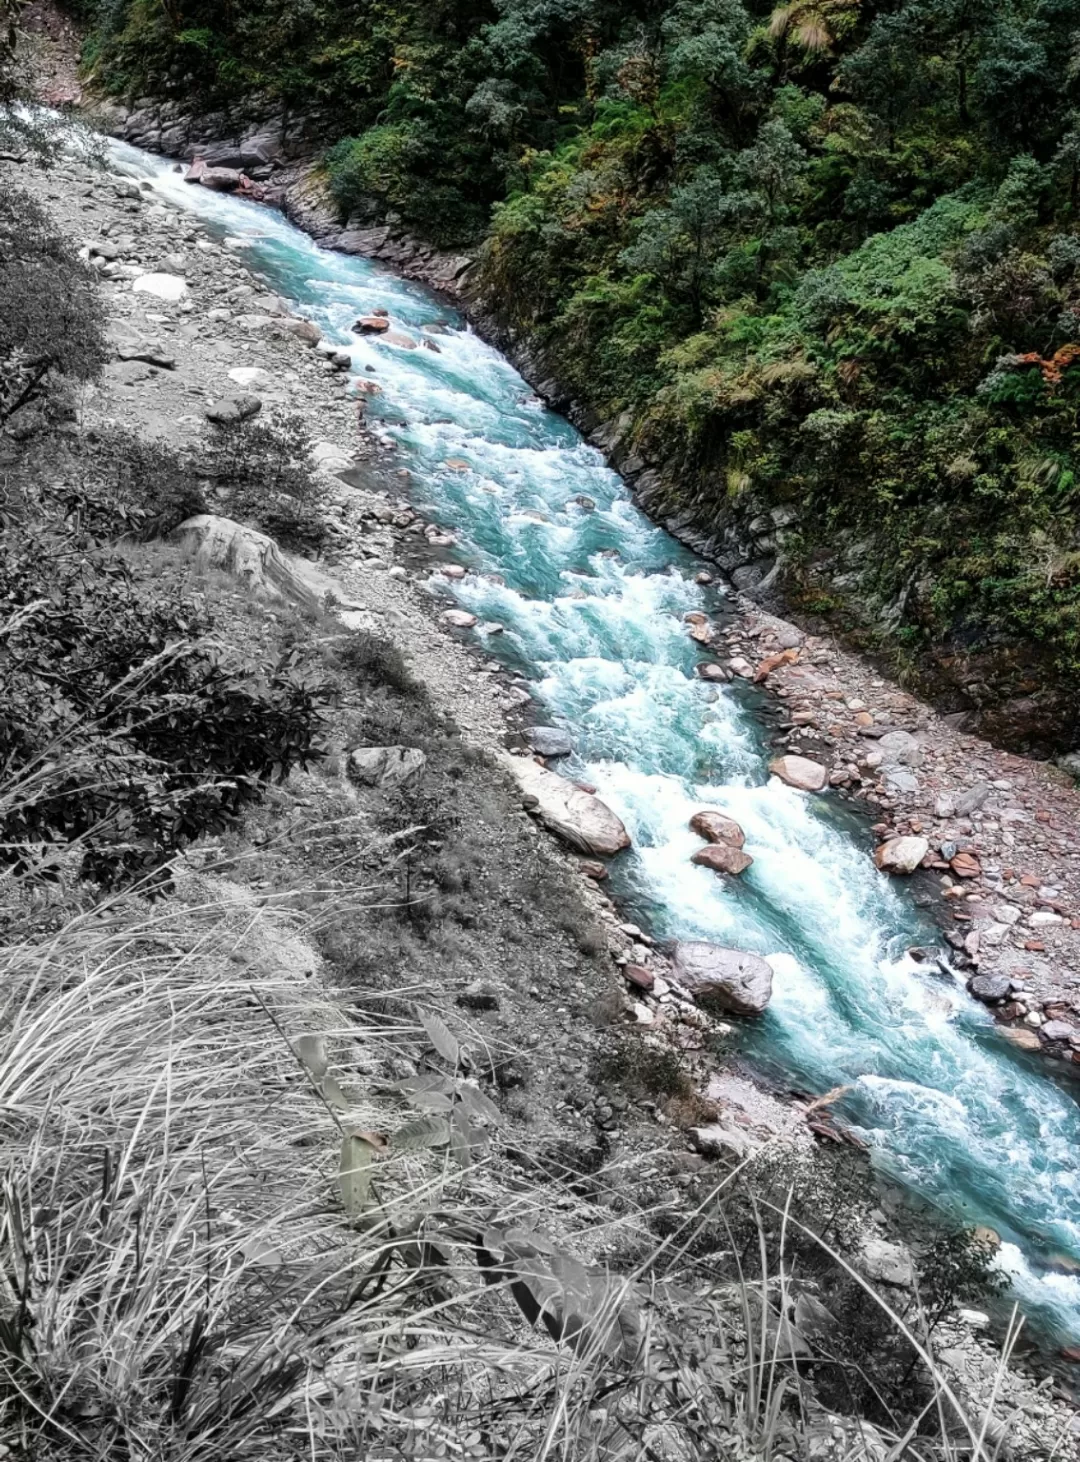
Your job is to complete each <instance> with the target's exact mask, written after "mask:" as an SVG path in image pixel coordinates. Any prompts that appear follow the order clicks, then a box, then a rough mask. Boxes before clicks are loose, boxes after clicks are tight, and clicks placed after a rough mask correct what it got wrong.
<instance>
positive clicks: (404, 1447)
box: [0, 872, 997, 1462]
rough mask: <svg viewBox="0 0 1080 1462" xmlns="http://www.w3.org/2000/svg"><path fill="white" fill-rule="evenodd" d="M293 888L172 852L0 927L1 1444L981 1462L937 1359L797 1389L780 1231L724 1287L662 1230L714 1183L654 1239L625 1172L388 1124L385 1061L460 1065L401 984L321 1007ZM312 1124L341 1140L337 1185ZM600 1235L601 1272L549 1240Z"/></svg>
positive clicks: (194, 1452)
mask: <svg viewBox="0 0 1080 1462" xmlns="http://www.w3.org/2000/svg"><path fill="white" fill-rule="evenodd" d="M351 898H352V907H353V909H354V910H355V911H360V910H361V909H362V891H357V890H354V891H353V893H352V895H351ZM324 916H325V900H324V899H323V898H322V897H317V898H314V899H313V900H312V909H311V912H308V913H300V912H297V911H296V900H295V896H294V893H290V894H289V895H288V896H286V898H285V899H283V900H282V902H281V903H280V904H279V905H277V906H275V900H274V899H273V898H269V899H262V900H260V899H259V898H258V897H256V896H255V895H253V894H252V893H251V892H250V890H245V889H242V888H241V887H240V886H239V885H238V884H233V883H231V882H229V881H227V880H226V879H225V878H223V877H221V876H218V875H207V874H197V873H190V872H188V873H185V874H182V875H178V879H177V887H176V891H175V892H174V893H173V894H172V895H171V896H170V897H169V898H167V899H162V900H158V901H157V902H155V903H153V904H150V903H147V902H145V901H144V900H141V899H139V898H137V897H135V896H133V895H127V896H125V897H124V898H117V899H114V900H112V901H111V902H107V903H104V904H101V905H99V906H97V907H96V908H94V909H93V910H91V911H90V912H87V913H85V914H82V915H79V916H77V917H75V918H72V919H70V920H69V921H68V922H67V923H66V924H65V925H64V927H63V928H62V929H60V931H59V932H58V933H56V934H55V935H52V936H50V937H48V938H45V939H40V938H38V939H35V940H32V941H31V940H27V941H26V942H24V943H21V944H12V945H11V946H10V947H8V948H7V949H5V950H3V951H0V989H2V990H3V999H2V1004H0V1171H2V1194H0V1437H2V1438H3V1440H4V1441H5V1442H7V1443H8V1444H9V1445H10V1446H12V1447H13V1448H14V1449H15V1450H16V1453H17V1455H19V1456H21V1457H25V1458H32V1459H34V1462H75V1459H88V1462H89V1459H93V1462H130V1459H146V1462H150V1459H154V1462H159V1459H160V1462H249V1459H250V1462H278V1459H282V1462H284V1459H297V1462H299V1459H301V1458H304V1459H308V1462H324V1459H325V1462H330V1459H333V1462H345V1459H347V1458H348V1459H355V1458H357V1457H372V1458H380V1457H386V1458H391V1457H393V1458H401V1457H406V1458H418V1459H420V1458H423V1459H427V1458H440V1457H445V1458H457V1457H461V1458H473V1457H475V1458H488V1457H492V1458H493V1457H499V1458H500V1459H509V1462H525V1459H529V1462H534V1459H545V1462H546V1459H555V1458H561V1459H568V1462H569V1459H573V1462H578V1459H583V1462H586V1459H588V1462H591V1459H600V1458H601V1457H603V1458H605V1459H608V1458H611V1459H616V1458H617V1459H627V1462H631V1459H633V1462H639V1459H640V1462H645V1459H649V1462H658V1459H659V1462H668V1459H670V1462H681V1459H690V1458H697V1457H702V1458H711V1457H716V1458H720V1457H724V1458H730V1457H758V1458H762V1459H774V1462H781V1459H783V1458H791V1457H800V1456H803V1455H807V1451H808V1449H809V1448H810V1447H811V1446H812V1445H816V1442H815V1441H814V1439H815V1438H816V1439H817V1440H818V1441H821V1440H822V1439H823V1438H824V1439H827V1441H828V1447H829V1449H831V1450H830V1452H829V1455H832V1456H836V1457H842V1458H851V1459H856V1458H873V1459H874V1462H887V1459H888V1462H899V1459H900V1458H901V1457H903V1456H910V1457H912V1458H915V1459H931V1458H935V1459H937V1458H949V1457H953V1456H957V1457H958V1456H973V1457H979V1458H985V1459H986V1462H990V1458H992V1457H993V1456H994V1455H995V1452H996V1445H991V1444H990V1443H989V1442H988V1440H987V1438H988V1437H990V1436H993V1438H994V1441H995V1443H996V1441H997V1433H996V1432H992V1431H991V1430H990V1429H988V1428H987V1427H984V1426H983V1425H982V1424H981V1423H978V1422H975V1421H970V1420H968V1419H967V1418H965V1417H964V1412H963V1406H962V1404H961V1402H960V1400H959V1398H957V1397H956V1396H954V1395H953V1394H952V1393H951V1392H950V1390H949V1388H948V1387H947V1385H946V1384H945V1383H944V1381H943V1380H941V1379H940V1377H939V1378H938V1383H937V1385H936V1386H935V1387H934V1392H933V1407H936V1408H937V1414H939V1421H940V1426H939V1428H938V1433H939V1434H938V1435H937V1436H930V1437H926V1436H922V1435H916V1433H915V1431H912V1432H911V1434H910V1435H908V1436H906V1437H905V1435H904V1434H903V1432H902V1431H897V1432H896V1433H895V1434H893V1435H888V1434H887V1433H886V1432H884V1431H882V1430H881V1429H875V1428H873V1427H868V1426H865V1425H863V1424H860V1423H857V1422H855V1421H852V1420H850V1419H849V1420H847V1421H838V1420H837V1419H836V1418H830V1417H827V1416H824V1415H823V1414H822V1412H821V1409H820V1407H818V1406H817V1405H816V1404H815V1402H814V1399H813V1393H812V1390H811V1388H810V1387H809V1385H808V1384H807V1383H806V1380H805V1377H804V1376H803V1374H801V1372H800V1365H799V1363H798V1359H797V1357H796V1356H795V1354H794V1350H795V1346H794V1344H793V1334H792V1329H791V1325H790V1323H789V1321H788V1318H787V1317H789V1316H790V1314H791V1313H792V1307H793V1304H794V1298H795V1295H796V1293H797V1290H796V1289H794V1288H793V1287H792V1282H791V1275H790V1274H789V1272H788V1270H787V1267H786V1264H785V1260H784V1248H783V1245H781V1248H780V1253H779V1256H778V1257H777V1256H774V1255H772V1254H770V1253H768V1252H767V1251H766V1248H765V1246H764V1244H763V1245H762V1248H761V1253H760V1255H758V1256H756V1257H757V1261H758V1262H757V1264H756V1266H755V1269H754V1272H753V1274H751V1273H749V1272H748V1273H747V1274H746V1276H745V1277H744V1279H743V1281H742V1282H741V1283H739V1284H734V1285H732V1284H726V1285H718V1284H717V1283H716V1282H715V1280H714V1279H713V1278H712V1277H711V1270H710V1266H709V1264H708V1263H702V1262H701V1261H700V1260H699V1259H692V1258H691V1257H690V1255H691V1252H692V1251H693V1249H694V1243H695V1238H696V1236H697V1235H698V1234H699V1233H700V1230H701V1227H702V1225H703V1223H704V1222H705V1220H706V1218H707V1217H708V1216H709V1215H710V1214H711V1213H712V1212H713V1211H714V1207H715V1198H716V1194H717V1190H716V1189H714V1191H713V1192H712V1193H710V1194H708V1195H707V1196H706V1198H705V1199H703V1200H702V1202H701V1203H700V1204H699V1205H698V1207H697V1208H696V1209H694V1210H693V1211H690V1210H688V1211H686V1212H685V1213H682V1214H680V1217H679V1220H678V1222H677V1223H676V1224H675V1225H674V1226H673V1228H672V1231H671V1232H670V1233H669V1235H668V1237H667V1238H665V1239H664V1240H662V1241H657V1240H656V1239H655V1237H654V1235H653V1233H652V1228H651V1225H650V1218H651V1215H650V1214H648V1213H644V1212H640V1211H636V1210H635V1209H634V1206H633V1203H632V1202H627V1201H624V1202H623V1204H622V1212H621V1213H620V1214H619V1215H618V1216H615V1215H614V1214H613V1211H612V1209H611V1208H610V1207H607V1206H605V1205H604V1204H602V1203H600V1204H599V1205H597V1206H590V1205H589V1204H588V1203H586V1202H585V1201H583V1200H575V1203H574V1205H569V1204H567V1203H566V1202H565V1198H564V1195H561V1194H560V1192H559V1190H558V1187H557V1185H555V1184H554V1183H552V1182H545V1181H544V1180H543V1177H542V1176H541V1175H538V1174H530V1175H529V1176H528V1177H526V1176H524V1175H523V1173H522V1170H521V1168H520V1167H516V1166H515V1165H514V1164H513V1163H512V1162H509V1161H508V1160H507V1158H506V1156H505V1153H503V1152H502V1151H501V1150H500V1148H499V1145H498V1137H497V1135H495V1134H494V1133H493V1132H488V1133H485V1134H484V1142H483V1143H480V1142H478V1143H477V1148H476V1152H475V1153H474V1154H473V1155H471V1157H470V1160H469V1161H468V1162H467V1163H466V1164H465V1165H464V1166H462V1165H460V1164H459V1163H457V1162H455V1161H454V1160H453V1157H452V1155H451V1150H450V1149H448V1148H447V1147H444V1146H440V1147H438V1148H436V1149H435V1150H423V1149H422V1148H421V1149H417V1148H416V1147H415V1146H414V1145H411V1144H410V1143H409V1142H407V1141H405V1140H404V1139H403V1136H402V1129H403V1128H409V1130H411V1131H413V1132H414V1133H415V1130H416V1129H415V1124H416V1122H417V1120H418V1119H417V1110H416V1107H415V1106H410V1104H409V1101H408V1100H407V1098H406V1095H405V1094H404V1093H402V1092H401V1091H400V1090H390V1087H391V1086H392V1085H393V1079H394V1078H396V1077H400V1076H401V1075H402V1073H403V1071H413V1072H415V1071H417V1070H419V1072H420V1074H421V1075H423V1074H424V1073H425V1072H426V1073H427V1074H428V1075H431V1074H432V1073H439V1072H441V1073H442V1074H441V1076H439V1077H438V1078H437V1079H438V1080H441V1081H444V1082H449V1083H451V1084H453V1083H461V1082H462V1081H463V1080H465V1077H466V1075H467V1062H465V1061H464V1060H460V1061H459V1057H458V1056H457V1055H456V1054H455V1043H454V1038H453V1037H452V1036H451V1037H450V1038H449V1042H448V1041H447V1037H446V1035H444V1033H443V1028H442V1027H440V1026H439V1025H438V1023H437V1022H436V1023H433V1022H432V1020H431V1016H430V1014H427V1015H425V1013H423V1012H419V1013H418V1015H417V1018H416V1019H415V1020H414V1019H412V1018H407V1019H398V1020H396V1021H395V1020H394V1019H392V1018H390V1017H387V1018H383V1019H379V1020H375V1019H374V1018H368V1019H367V1020H366V1021H365V1020H362V1021H360V1022H358V1021H357V1020H355V1019H351V1018H348V1017H346V1016H345V1014H344V1013H343V1006H342V1004H340V1003H339V1002H338V1001H337V999H335V994H334V992H333V991H332V990H330V989H328V988H327V986H326V983H325V978H326V977H325V972H324V971H323V970H322V969H321V968H320V964H319V960H318V956H317V955H316V954H315V953H314V952H313V946H312V944H311V943H310V942H309V939H308V937H307V934H308V932H309V931H308V928H307V925H306V923H305V921H317V920H318V919H320V918H322V917H324ZM356 916H357V917H359V913H357V914H356ZM425 1021H426V1024H425ZM303 1037H308V1038H309V1039H308V1040H307V1041H302V1039H301V1038H303ZM298 1043H299V1044H298ZM440 1049H441V1054H440ZM448 1053H449V1054H448ZM324 1059H325V1068H326V1069H325V1072H324ZM436 1110H437V1107H436ZM428 1120H430V1117H429V1119H428ZM480 1125H481V1127H482V1126H483V1124H482V1123H481V1124H480ZM343 1130H344V1131H345V1132H346V1133H352V1132H362V1133H365V1134H368V1136H367V1137H365V1138H358V1139H356V1141H357V1142H358V1143H359V1144H360V1147H359V1149H355V1148H354V1149H352V1150H359V1151H361V1152H363V1151H364V1150H365V1145H367V1146H370V1149H371V1155H370V1163H368V1162H365V1164H364V1168H363V1174H362V1185H363V1197H362V1201H361V1202H360V1203H359V1204H355V1203H354V1205H353V1211H352V1213H351V1214H350V1213H349V1212H347V1209H346V1205H345V1203H344V1202H343V1193H342V1188H341V1182H340V1178H341V1173H340V1156H339V1154H340V1153H341V1150H342V1132H343ZM387 1136H389V1139H390V1140H389V1146H384V1145H383V1140H384V1139H385V1138H386V1137H387ZM492 1139H493V1140H492ZM632 1179H633V1174H632V1173H631V1172H629V1171H627V1170H626V1169H622V1168H619V1167H614V1166H613V1167H612V1168H611V1169H610V1170H608V1171H606V1172H604V1173H602V1174H601V1175H600V1176H599V1180H598V1182H597V1190H598V1191H599V1192H601V1193H602V1190H603V1188H604V1187H605V1186H606V1187H607V1188H609V1189H610V1190H612V1191H616V1190H617V1191H620V1192H621V1193H623V1195H624V1200H625V1194H627V1193H629V1192H632V1190H633V1182H632ZM738 1180H739V1174H738V1172H737V1171H736V1172H735V1173H734V1174H728V1175H724V1176H722V1177H721V1178H720V1180H719V1183H718V1188H722V1187H724V1186H725V1185H729V1184H731V1183H733V1182H737V1181H738ZM544 1235H547V1236H548V1237H546V1238H545V1237H544ZM613 1237H614V1238H616V1239H617V1240H618V1244H617V1246H616V1247H618V1249H619V1251H620V1252H621V1253H622V1254H623V1255H624V1256H625V1263H623V1264H622V1265H621V1266H620V1272H619V1273H618V1274H609V1273H607V1272H606V1271H605V1270H604V1268H603V1266H601V1265H595V1264H594V1265H591V1266H589V1265H586V1264H583V1263H581V1262H580V1261H579V1259H577V1258H575V1257H573V1255H574V1254H575V1253H577V1254H580V1255H584V1256H586V1258H587V1257H588V1256H589V1254H590V1253H596V1252H599V1251H603V1250H606V1249H607V1248H609V1247H610V1242H609V1241H610V1240H611V1239H612V1238H613ZM834 1257H835V1260H836V1262H837V1264H839V1265H840V1266H842V1267H844V1268H848V1266H847V1265H846V1264H845V1261H844V1260H843V1258H842V1257H841V1256H840V1255H835V1256H834ZM485 1265H486V1266H487V1267H486V1268H485V1267H484V1266H485ZM848 1272H849V1273H852V1271H850V1269H848ZM854 1277H855V1278H856V1279H857V1276H854ZM859 1282H860V1283H862V1281H859ZM865 1288H866V1292H867V1303H868V1304H879V1305H880V1304H881V1301H880V1299H879V1298H878V1297H876V1296H875V1295H874V1294H873V1291H872V1290H871V1289H870V1287H869V1286H865ZM893 1319H894V1322H895V1323H896V1324H897V1325H899V1326H901V1327H902V1326H903V1325H904V1323H905V1322H904V1320H903V1319H901V1318H900V1317H899V1316H895V1317H893ZM530 1322H535V1323H530ZM909 1338H910V1341H911V1344H912V1345H913V1346H914V1347H915V1348H916V1350H918V1351H920V1352H921V1353H922V1355H923V1358H924V1361H925V1363H926V1364H927V1366H928V1367H929V1368H930V1369H931V1371H932V1372H933V1370H934V1363H933V1357H932V1356H931V1355H930V1354H929V1351H928V1350H927V1349H926V1348H925V1347H924V1346H923V1345H922V1343H921V1342H920V1340H919V1337H918V1335H917V1334H915V1333H913V1332H909ZM933 1414H935V1413H933V1411H932V1415H933Z"/></svg>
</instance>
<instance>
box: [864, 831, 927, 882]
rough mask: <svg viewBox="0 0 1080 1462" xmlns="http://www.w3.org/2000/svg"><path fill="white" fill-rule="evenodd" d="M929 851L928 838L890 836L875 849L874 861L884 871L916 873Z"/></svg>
mask: <svg viewBox="0 0 1080 1462" xmlns="http://www.w3.org/2000/svg"><path fill="white" fill-rule="evenodd" d="M929 851H930V844H929V842H928V841H927V839H926V838H917V837H906V838H889V840H888V842H885V843H881V844H880V845H879V846H878V847H876V848H875V849H874V862H875V863H876V864H877V866H878V867H879V868H880V869H881V871H882V873H901V874H906V873H914V872H915V870H916V868H918V866H919V864H920V863H921V862H922V860H923V859H924V858H925V857H926V855H927V853H929Z"/></svg>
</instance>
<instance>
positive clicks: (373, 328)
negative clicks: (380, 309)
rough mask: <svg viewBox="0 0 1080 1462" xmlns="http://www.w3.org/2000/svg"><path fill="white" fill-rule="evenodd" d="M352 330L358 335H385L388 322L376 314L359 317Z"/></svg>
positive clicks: (388, 325)
mask: <svg viewBox="0 0 1080 1462" xmlns="http://www.w3.org/2000/svg"><path fill="white" fill-rule="evenodd" d="M353 329H354V330H355V331H356V332H357V334H359V335H385V334H386V332H387V330H389V329H390V321H389V320H388V319H387V318H386V316H385V315H380V314H378V313H375V314H371V315H361V316H360V318H359V320H357V322H356V324H355V325H354V326H353Z"/></svg>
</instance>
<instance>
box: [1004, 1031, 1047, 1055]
mask: <svg viewBox="0 0 1080 1462" xmlns="http://www.w3.org/2000/svg"><path fill="white" fill-rule="evenodd" d="M999 1029H1000V1032H1001V1034H1002V1036H1003V1037H1004V1038H1005V1040H1007V1041H1008V1042H1009V1044H1010V1045H1011V1046H1016V1048H1017V1049H1018V1050H1020V1051H1037V1050H1039V1048H1040V1047H1041V1045H1042V1042H1041V1041H1040V1040H1039V1033H1038V1031H1033V1030H1032V1029H1031V1027H1030V1026H1026V1025H1003V1026H1001V1027H999Z"/></svg>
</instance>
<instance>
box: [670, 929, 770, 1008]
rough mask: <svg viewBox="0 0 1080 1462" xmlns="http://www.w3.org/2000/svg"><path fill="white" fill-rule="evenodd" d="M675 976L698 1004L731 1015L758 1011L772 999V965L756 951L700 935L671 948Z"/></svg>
mask: <svg viewBox="0 0 1080 1462" xmlns="http://www.w3.org/2000/svg"><path fill="white" fill-rule="evenodd" d="M674 962H675V975H676V978H677V979H678V980H679V981H680V982H681V983H682V984H683V985H685V986H686V988H687V989H688V990H689V991H690V993H691V995H693V997H694V999H695V1000H696V1001H697V1002H698V1003H699V1004H700V1005H703V1006H705V1007H706V1008H708V1007H710V1006H711V1007H713V1008H715V1009H717V1010H722V1011H725V1012H727V1013H729V1014H731V1015H760V1014H761V1012H762V1011H763V1010H764V1009H765V1007H766V1006H767V1005H768V1003H769V1001H770V1000H771V999H772V982H773V972H772V965H770V964H769V962H768V961H767V960H764V959H762V958H761V956H760V955H759V954H749V953H747V951H746V950H743V949H724V948H723V947H722V946H721V945H718V944H708V943H707V942H706V941H704V940H700V939H688V940H681V941H680V942H679V943H678V944H676V946H675V951H674Z"/></svg>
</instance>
